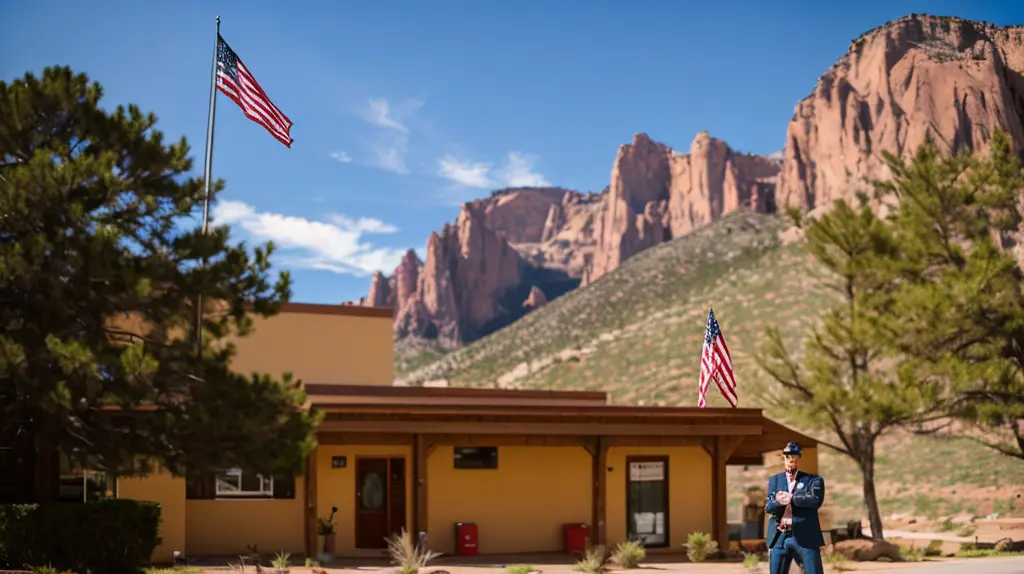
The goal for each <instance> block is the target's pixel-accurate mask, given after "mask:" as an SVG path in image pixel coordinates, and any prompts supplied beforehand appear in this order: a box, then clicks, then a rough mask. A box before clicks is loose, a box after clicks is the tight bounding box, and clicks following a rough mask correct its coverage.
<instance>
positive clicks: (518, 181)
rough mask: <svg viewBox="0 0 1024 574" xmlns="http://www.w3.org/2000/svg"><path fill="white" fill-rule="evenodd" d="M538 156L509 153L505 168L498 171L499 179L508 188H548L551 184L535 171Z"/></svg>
mask: <svg viewBox="0 0 1024 574" xmlns="http://www.w3.org/2000/svg"><path fill="white" fill-rule="evenodd" d="M536 164H537V156H535V155H530V154H522V153H519V152H515V151H513V152H509V154H508V156H507V157H506V158H505V166H504V167H502V168H501V169H500V170H498V179H499V180H500V181H501V182H502V183H504V184H505V185H506V186H508V187H547V186H549V185H551V182H550V181H548V180H547V178H546V177H544V174H542V173H540V172H538V171H537V170H536V169H535V165H536Z"/></svg>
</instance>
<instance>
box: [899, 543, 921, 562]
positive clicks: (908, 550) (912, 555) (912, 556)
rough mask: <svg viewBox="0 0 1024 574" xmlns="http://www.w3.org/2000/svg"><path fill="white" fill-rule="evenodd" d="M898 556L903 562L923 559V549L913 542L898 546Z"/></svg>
mask: <svg viewBox="0 0 1024 574" xmlns="http://www.w3.org/2000/svg"><path fill="white" fill-rule="evenodd" d="M900 558H902V559H903V561H904V562H920V561H921V560H923V559H924V551H922V550H921V549H920V548H918V547H917V545H916V544H913V543H911V545H910V546H900Z"/></svg>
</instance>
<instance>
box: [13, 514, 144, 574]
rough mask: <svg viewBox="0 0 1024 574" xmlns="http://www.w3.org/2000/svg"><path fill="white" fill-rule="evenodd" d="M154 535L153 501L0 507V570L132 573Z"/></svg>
mask: <svg viewBox="0 0 1024 574" xmlns="http://www.w3.org/2000/svg"><path fill="white" fill-rule="evenodd" d="M159 530H160V505H159V504H157V503H155V502H145V501H140V500H125V499H114V500H102V501H99V502H83V503H62V504H42V505H37V504H12V505H0V567H5V568H10V569H20V568H24V567H25V566H26V565H30V564H46V565H48V566H52V567H53V568H55V569H57V571H58V572H60V571H63V570H71V571H73V572H87V571H92V572H102V573H103V574H122V573H124V574H129V573H130V574H134V573H135V572H138V571H139V570H140V569H141V568H142V567H143V566H145V565H146V564H147V563H148V562H149V559H150V556H152V555H153V550H154V549H155V548H156V546H157V544H159V543H160V537H159V534H158V533H159Z"/></svg>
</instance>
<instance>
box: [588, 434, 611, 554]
mask: <svg viewBox="0 0 1024 574" xmlns="http://www.w3.org/2000/svg"><path fill="white" fill-rule="evenodd" d="M608 446H609V445H608V440H607V438H606V437H598V438H597V440H596V441H595V443H594V444H593V445H592V448H593V450H592V451H591V454H592V455H593V467H592V469H591V476H592V479H593V488H592V491H593V492H592V494H593V499H592V502H591V511H592V513H591V520H590V543H591V545H593V546H597V545H604V544H605V540H606V535H607V526H606V523H607V513H608V508H607V507H608V505H607V500H608ZM588 450H589V449H588Z"/></svg>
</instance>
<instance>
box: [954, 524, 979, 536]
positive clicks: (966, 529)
mask: <svg viewBox="0 0 1024 574" xmlns="http://www.w3.org/2000/svg"><path fill="white" fill-rule="evenodd" d="M976 529H977V527H976V526H974V525H973V524H964V525H963V527H962V528H960V530H957V531H956V535H957V536H972V535H973V534H974V531H975V530H976Z"/></svg>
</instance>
